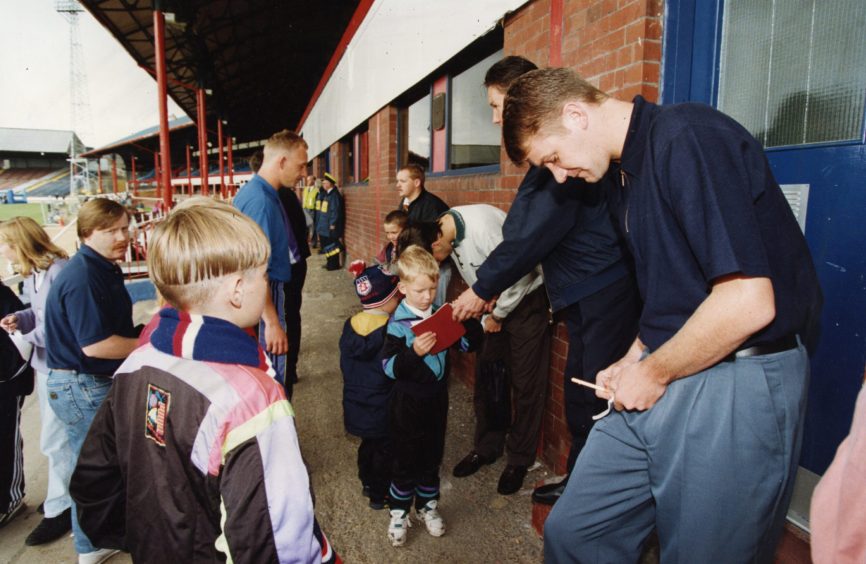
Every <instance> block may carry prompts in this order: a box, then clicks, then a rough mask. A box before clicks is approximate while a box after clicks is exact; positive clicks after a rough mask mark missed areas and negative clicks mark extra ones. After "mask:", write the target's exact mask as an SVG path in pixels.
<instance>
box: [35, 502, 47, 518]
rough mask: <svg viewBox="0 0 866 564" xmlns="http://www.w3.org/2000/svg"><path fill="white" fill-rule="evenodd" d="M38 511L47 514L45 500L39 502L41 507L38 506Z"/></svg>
mask: <svg viewBox="0 0 866 564" xmlns="http://www.w3.org/2000/svg"><path fill="white" fill-rule="evenodd" d="M36 513H38V514H40V515H45V502H44V501H43V502H42V503H40V504H39V507H37V508H36Z"/></svg>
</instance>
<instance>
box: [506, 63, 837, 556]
mask: <svg viewBox="0 0 866 564" xmlns="http://www.w3.org/2000/svg"><path fill="white" fill-rule="evenodd" d="M503 137H504V140H505V146H506V150H507V151H508V155H509V157H510V158H511V159H512V160H513V161H514V162H524V161H527V160H528V161H529V162H530V163H532V164H534V165H536V166H545V167H547V168H548V169H549V170H550V172H551V173H552V174H553V176H554V177H555V178H556V179H557V181H560V182H564V181H565V180H566V179H567V178H569V177H579V178H582V179H583V180H586V181H587V182H590V183H596V182H599V181H601V180H603V179H605V178H611V177H612V178H613V179H615V181H616V182H617V183H618V185H619V186H618V188H617V194H618V196H619V201H618V205H617V207H616V216H617V219H618V220H619V222H620V224H621V226H622V231H623V232H624V233H625V237H626V242H627V243H628V245H629V248H630V250H631V251H632V254H633V256H634V259H635V267H636V273H637V280H638V284H639V286H640V290H641V295H642V297H643V299H644V308H643V312H642V314H641V319H640V331H639V335H638V338H637V339H635V341H634V343H633V345H632V347H631V348H630V349H629V352H628V353H627V354H626V355H625V356H623V358H622V359H620V360H619V361H617V362H616V363H614V364H612V365H611V366H610V367H608V368H607V369H605V370H604V371H602V372H601V373H600V374H599V375H598V383H599V384H601V385H602V386H603V387H604V390H602V391H600V392H599V394H600V396H603V397H607V398H609V399H610V400H611V403H613V404H615V407H616V411H613V412H611V413H610V414H609V415H607V416H606V417H604V418H603V419H602V420H601V421H599V422H598V423H596V425H595V427H594V428H593V431H592V433H591V434H590V436H589V439H588V440H587V444H586V447H585V448H584V450H583V453H582V454H581V456H580V458H579V459H578V460H577V463H576V464H575V467H574V472H573V474H572V476H573V479H572V480H571V481H570V483H569V485H568V486H567V487H566V489H565V492H564V493H563V495H562V498H561V499H560V501H559V503H557V504H556V506H555V507H554V508H553V511H552V512H551V514H550V516H549V518H548V520H547V523H546V525H545V535H544V540H545V557H546V559H547V561H549V562H590V561H592V562H634V561H636V560H637V558H638V556H639V554H640V549H641V545H642V543H643V541H644V540H645V538H646V537H647V535H649V533H650V531H652V530H653V528H655V530H656V531H657V533H658V538H659V543H660V546H661V560H662V561H663V562H771V561H772V560H773V557H774V553H775V548H776V543H777V541H778V539H779V535H780V534H781V531H782V526H783V524H784V518H785V514H786V511H787V507H788V503H789V501H790V496H791V492H792V490H793V484H794V477H795V475H796V469H797V462H798V459H799V451H800V442H801V435H802V422H803V415H804V412H805V404H806V389H807V383H808V376H809V364H808V358H807V355H806V350H805V348H804V347H803V345H802V344H801V337H802V336H804V335H807V334H809V333H811V330H812V325H813V324H814V322H815V320H816V319H817V315H818V312H819V311H820V307H821V303H822V298H821V291H820V287H819V286H818V279H817V275H816V273H815V268H814V265H813V264H812V259H811V256H810V254H809V249H808V247H807V245H806V240H805V238H804V237H803V234H802V232H801V231H800V228H799V225H798V223H797V221H796V219H795V218H794V215H793V213H792V212H791V209H790V206H789V205H788V203H787V201H786V200H785V197H784V195H783V194H782V191H781V189H780V188H779V185H778V183H777V182H776V180H775V179H774V178H773V174H772V172H771V171H770V166H769V163H768V162H767V159H766V157H765V155H764V152H763V148H762V147H761V145H760V143H758V142H757V141H756V140H755V138H754V137H752V135H751V134H750V133H749V132H748V131H746V130H745V129H744V128H743V127H742V126H741V125H739V124H738V123H737V122H735V121H734V120H732V119H731V118H729V117H728V116H725V115H724V114H722V113H721V112H718V111H716V110H714V109H712V108H710V107H708V106H704V105H700V104H676V105H671V106H656V105H655V104H652V103H649V102H647V101H645V100H644V99H643V98H642V97H640V96H637V97H635V98H634V100H633V101H632V102H624V101H620V100H616V99H614V98H611V97H610V96H608V95H607V94H605V93H603V92H601V91H599V90H598V89H597V88H595V87H594V86H592V85H591V84H589V83H587V82H586V81H584V80H582V79H581V78H580V77H578V76H577V75H576V74H575V73H574V72H573V71H571V70H570V69H544V70H537V71H533V72H530V73H527V74H526V75H524V76H523V77H521V78H520V79H519V80H517V81H516V82H515V83H514V84H513V85H512V86H511V88H509V90H508V94H507V97H506V100H505V108H504V112H503Z"/></svg>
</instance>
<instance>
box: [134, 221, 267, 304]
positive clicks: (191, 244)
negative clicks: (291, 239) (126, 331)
mask: <svg viewBox="0 0 866 564" xmlns="http://www.w3.org/2000/svg"><path fill="white" fill-rule="evenodd" d="M270 254H271V251H270V245H269V244H268V240H267V238H266V237H265V234H264V233H263V232H262V230H261V229H260V228H259V226H258V225H256V223H255V222H254V221H253V220H251V219H250V218H248V217H247V216H245V215H244V214H242V213H240V212H239V211H237V210H236V209H234V208H232V207H230V206H226V205H223V204H219V205H216V206H214V205H192V206H187V207H186V208H182V209H175V210H174V211H172V212H171V213H170V214H169V216H168V217H167V218H166V219H165V220H164V221H162V222H161V223H160V224H159V225H157V227H156V229H154V233H153V238H152V239H151V241H150V246H149V247H148V251H147V267H148V270H149V271H150V279H151V280H152V281H153V283H154V285H155V286H156V288H157V290H159V293H160V294H161V295H162V296H163V297H164V298H165V300H166V301H167V302H168V303H170V304H171V305H173V306H174V307H176V308H177V309H180V310H188V309H189V308H191V307H195V306H199V305H202V304H204V303H206V302H207V300H208V299H210V298H211V297H212V296H213V292H214V290H215V289H216V287H217V286H218V284H219V282H220V280H219V279H220V278H221V277H223V276H226V275H229V274H234V273H237V272H241V273H246V272H247V271H249V270H252V269H254V268H258V267H260V266H262V265H264V264H267V262H268V258H269V257H270Z"/></svg>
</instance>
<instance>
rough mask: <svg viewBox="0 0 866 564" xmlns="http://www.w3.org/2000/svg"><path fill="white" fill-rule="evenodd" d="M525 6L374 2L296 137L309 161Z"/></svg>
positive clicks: (439, 0)
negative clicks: (300, 138) (304, 145)
mask: <svg viewBox="0 0 866 564" xmlns="http://www.w3.org/2000/svg"><path fill="white" fill-rule="evenodd" d="M526 2H527V0H435V1H430V0H377V1H376V2H375V3H374V4H373V6H372V7H371V8H370V11H369V12H368V13H367V17H366V18H365V19H364V21H363V22H362V23H361V25H360V26H359V27H358V31H357V32H356V33H355V36H354V37H353V38H352V41H351V43H350V44H349V46H348V48H347V49H346V52H345V53H344V55H343V58H342V59H341V60H340V62H339V64H338V65H337V68H336V69H335V70H334V73H333V74H332V75H331V78H330V80H329V81H328V83H327V85H325V88H324V89H323V91H322V94H321V96H320V97H319V99H318V101H317V102H316V105H315V106H314V107H313V109H312V110H311V111H310V114H309V116H308V117H307V120H306V122H305V123H304V125H303V127H302V128H301V132H302V133H303V135H304V138H305V139H306V140H307V143H308V144H309V146H310V151H309V154H310V157H313V156H315V155H318V154H319V153H321V152H322V151H324V150H325V149H326V148H327V147H329V146H330V145H331V144H332V143H334V142H336V141H337V140H339V139H340V138H341V137H343V136H344V135H346V134H347V133H349V132H350V131H352V130H353V129H354V128H355V127H357V126H358V125H360V124H361V123H362V122H363V121H365V120H367V119H368V118H369V117H370V116H372V115H373V114H374V113H376V112H377V111H379V109H381V108H382V107H383V106H385V105H386V104H388V103H389V102H391V100H393V99H394V98H396V97H397V96H399V95H400V94H402V93H403V92H404V91H406V90H407V89H409V88H410V87H412V86H413V85H414V84H416V83H417V82H418V81H419V80H421V79H422V78H424V77H425V76H427V75H428V74H430V72H431V71H433V70H434V69H436V68H437V67H439V66H440V65H442V64H443V63H445V62H446V61H448V60H449V59H450V58H452V57H453V56H454V55H456V54H457V53H459V52H460V51H461V50H462V49H463V48H464V47H466V46H467V45H469V44H470V43H471V42H472V41H474V40H475V39H477V38H479V37H481V36H482V35H484V34H485V33H487V32H488V31H489V30H491V29H492V28H493V27H494V26H495V25H496V22H498V21H499V20H500V19H501V18H502V17H503V16H504V15H505V14H506V13H508V12H510V11H513V10H516V9H517V8H519V7H520V6H522V5H523V4H525V3H526Z"/></svg>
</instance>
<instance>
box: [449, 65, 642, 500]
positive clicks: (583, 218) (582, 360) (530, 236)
mask: <svg viewBox="0 0 866 564" xmlns="http://www.w3.org/2000/svg"><path fill="white" fill-rule="evenodd" d="M535 68H536V66H535V65H534V64H533V63H532V62H530V61H528V60H526V59H524V58H522V57H516V56H511V57H506V58H505V59H503V60H501V61H500V62H498V63H496V64H495V65H493V66H492V67H490V69H489V70H488V71H487V75H486V76H485V80H484V84H485V86H486V87H487V97H488V101H489V102H490V106H491V108H492V109H493V123H497V124H501V122H502V101H503V99H504V98H505V92H506V91H507V90H508V87H509V86H510V85H511V83H512V82H514V81H515V80H516V79H517V78H519V77H520V76H521V75H523V74H525V73H527V72H529V71H531V70H534V69H535ZM605 188H606V187H605V185H603V184H598V185H588V184H586V183H585V182H583V181H581V180H577V179H573V180H569V181H567V182H565V183H564V184H559V183H558V182H557V181H556V180H555V179H554V178H553V176H552V175H551V174H550V172H549V171H548V170H546V169H544V168H538V167H531V168H530V169H529V171H528V172H527V173H526V176H525V177H524V179H523V182H522V183H521V185H520V187H519V188H518V190H517V196H516V197H515V198H514V202H512V204H511V209H510V210H509V212H508V217H507V218H506V220H505V224H504V225H503V226H502V235H503V237H504V240H503V242H502V243H501V244H499V246H497V247H496V249H495V250H494V251H493V252H492V253H491V254H490V256H489V257H488V258H487V260H485V261H484V263H483V264H482V265H481V266H480V268H478V271H477V276H478V280H477V282H475V284H473V285H472V287H471V288H469V289H468V290H466V291H464V292H463V294H461V296H460V297H459V298H458V299H457V301H456V302H454V308H455V312H456V314H457V315H458V316H460V318H463V317H465V316H468V315H469V314H474V313H478V312H480V310H481V309H482V307H483V306H484V304H485V303H486V302H489V301H490V300H492V299H493V298H494V297H496V296H497V295H499V294H500V293H502V292H503V291H504V290H505V289H506V288H508V287H510V286H511V285H513V284H514V283H515V282H516V281H517V280H519V279H520V278H521V277H522V276H524V275H525V274H527V273H528V272H531V271H532V270H533V269H534V268H535V267H536V266H537V265H538V264H539V263H540V264H541V266H542V271H543V274H544V284H545V287H546V288H547V294H548V297H549V299H550V304H551V308H552V309H553V311H554V312H559V314H560V315H561V317H562V318H563V319H564V320H565V323H566V328H567V330H568V340H569V345H568V358H567V360H566V367H565V374H564V378H563V393H564V396H565V418H566V422H567V424H568V430H569V433H570V434H571V448H570V449H569V454H568V461H567V464H566V471H567V472H569V473H570V472H571V469H572V467H573V466H574V461H575V460H576V459H577V455H578V454H580V451H581V449H582V448H583V445H584V444H585V443H586V438H587V436H588V435H589V431H590V429H591V428H592V424H593V419H592V416H593V415H594V414H596V413H598V412H599V411H601V410H603V409H604V401H602V400H600V399H599V398H597V397H596V396H595V393H594V392H593V391H592V390H589V389H587V388H583V387H581V386H578V385H577V384H575V383H573V382H572V381H571V378H572V377H578V378H581V379H584V380H588V381H591V382H594V381H595V376H596V373H597V372H598V371H600V370H602V369H603V368H606V367H607V366H609V365H610V364H611V363H613V362H614V361H615V360H616V359H618V358H620V357H621V356H622V355H623V354H625V352H626V351H627V350H628V347H629V345H630V344H631V343H632V341H633V340H634V337H635V335H637V318H638V314H639V313H640V303H639V302H640V300H639V299H638V295H637V287H636V285H635V282H634V278H633V276H632V275H631V272H630V269H629V267H628V266H627V264H626V263H627V261H626V259H625V258H624V253H623V245H622V244H621V241H620V237H619V235H618V233H617V232H616V229H615V227H614V224H613V221H612V219H611V216H610V213H609V211H608V206H607V202H606V195H605ZM567 481H568V477H567V476H566V478H565V479H564V480H562V481H560V482H556V483H553V484H547V485H543V486H540V487H539V488H536V490H535V491H534V492H533V495H532V498H533V500H534V501H536V502H539V503H546V504H552V503H555V502H556V500H557V499H559V496H560V495H561V494H562V492H563V490H564V489H565V485H566V483H567Z"/></svg>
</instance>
